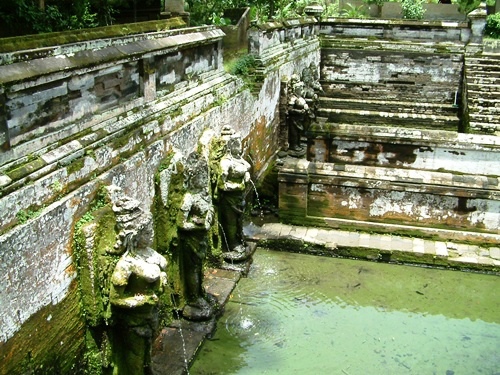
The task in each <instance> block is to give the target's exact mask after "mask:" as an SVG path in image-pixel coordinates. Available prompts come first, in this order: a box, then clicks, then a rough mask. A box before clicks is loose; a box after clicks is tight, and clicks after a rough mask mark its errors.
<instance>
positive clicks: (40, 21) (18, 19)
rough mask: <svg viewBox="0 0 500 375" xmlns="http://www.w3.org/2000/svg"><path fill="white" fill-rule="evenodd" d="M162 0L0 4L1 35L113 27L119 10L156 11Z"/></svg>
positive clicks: (20, 0)
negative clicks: (140, 9)
mask: <svg viewBox="0 0 500 375" xmlns="http://www.w3.org/2000/svg"><path fill="white" fill-rule="evenodd" d="M160 1H161V0H141V1H140V4H139V0H43V1H40V0H8V1H6V0H0V32H3V34H7V35H24V34H35V33H45V32H52V31H64V30H76V29H83V28H89V27H96V26H106V25H110V24H112V23H113V18H114V16H115V15H116V14H117V13H118V10H119V9H126V8H130V7H132V6H134V7H135V6H136V5H137V4H139V5H138V6H141V7H151V5H152V4H155V5H157V7H158V8H159V6H160Z"/></svg>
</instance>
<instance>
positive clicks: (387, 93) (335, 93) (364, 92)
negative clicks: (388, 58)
mask: <svg viewBox="0 0 500 375" xmlns="http://www.w3.org/2000/svg"><path fill="white" fill-rule="evenodd" d="M321 85H322V87H323V90H324V91H325V92H324V95H325V96H328V97H335V98H346V99H348V98H351V99H359V98H363V99H365V100H381V99H383V100H385V101H406V102H413V103H414V102H421V101H423V102H425V103H449V104H453V103H454V101H455V91H452V90H450V87H449V86H448V85H438V84H432V83H428V84H427V85H410V84H407V83H406V84H405V83H400V82H396V81H391V82H389V81H384V82H378V83H373V82H372V83H368V82H354V81H342V80H329V81H327V80H323V81H321ZM420 98H425V100H420Z"/></svg>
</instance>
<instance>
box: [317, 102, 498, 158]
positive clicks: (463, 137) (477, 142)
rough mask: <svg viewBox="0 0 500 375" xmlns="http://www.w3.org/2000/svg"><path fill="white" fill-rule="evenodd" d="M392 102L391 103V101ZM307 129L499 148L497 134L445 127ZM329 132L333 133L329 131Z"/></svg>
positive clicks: (331, 126) (328, 126)
mask: <svg viewBox="0 0 500 375" xmlns="http://www.w3.org/2000/svg"><path fill="white" fill-rule="evenodd" d="M391 104H392V102H391ZM309 132H312V133H314V134H315V135H317V134H319V133H325V134H330V133H332V132H334V136H335V137H338V136H339V135H340V134H341V135H342V137H345V136H348V137H349V138H354V139H360V138H361V139H367V138H370V139H372V138H375V139H385V138H390V139H391V141H393V142H395V141H409V142H414V141H418V142H420V143H424V142H425V143H428V144H435V145H439V146H440V147H450V148H457V149H462V148H463V149H475V150H477V149H479V148H486V149H491V150H493V151H498V149H499V148H500V137H498V136H495V135H488V134H472V133H457V132H456V131H448V130H432V129H410V128H401V127H389V126H377V125H355V124H335V123H329V122H326V123H322V124H318V125H316V124H314V125H313V126H312V127H311V130H310V131H309ZM332 135H333V134H332Z"/></svg>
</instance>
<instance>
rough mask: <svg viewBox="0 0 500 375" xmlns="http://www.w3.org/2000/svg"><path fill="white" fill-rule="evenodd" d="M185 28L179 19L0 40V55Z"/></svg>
mask: <svg viewBox="0 0 500 375" xmlns="http://www.w3.org/2000/svg"><path fill="white" fill-rule="evenodd" d="M185 26H186V24H185V22H184V21H183V20H182V19H181V18H170V19H168V20H156V21H147V22H136V23H130V24H119V25H111V26H104V27H97V28H94V29H83V30H71V31H61V32H55V33H47V34H38V35H24V36H18V37H11V38H3V39H1V40H0V53H7V52H14V51H23V50H29V49H39V48H43V47H52V46H59V45H64V44H69V43H81V42H85V41H89V40H95V39H106V38H116V37H120V36H127V35H134V34H140V33H145V32H156V31H161V30H168V29H176V28H180V27H185Z"/></svg>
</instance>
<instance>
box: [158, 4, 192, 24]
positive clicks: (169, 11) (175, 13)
mask: <svg viewBox="0 0 500 375" xmlns="http://www.w3.org/2000/svg"><path fill="white" fill-rule="evenodd" d="M161 16H162V17H163V18H171V17H181V18H182V19H183V20H184V22H186V24H188V25H189V13H188V12H186V11H185V10H184V0H165V9H164V11H163V12H162V13H161Z"/></svg>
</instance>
